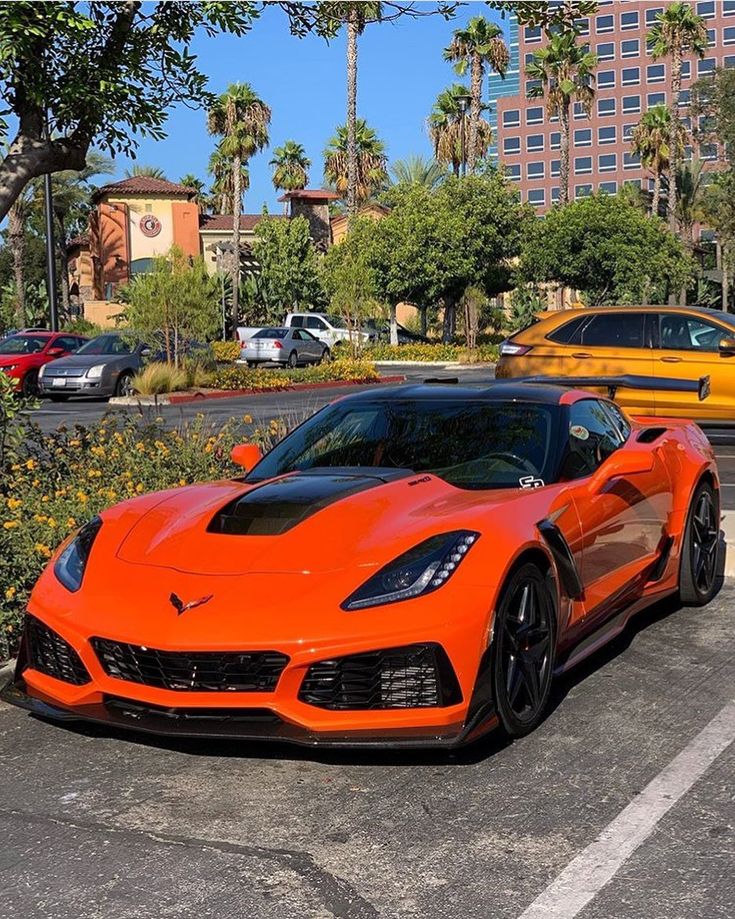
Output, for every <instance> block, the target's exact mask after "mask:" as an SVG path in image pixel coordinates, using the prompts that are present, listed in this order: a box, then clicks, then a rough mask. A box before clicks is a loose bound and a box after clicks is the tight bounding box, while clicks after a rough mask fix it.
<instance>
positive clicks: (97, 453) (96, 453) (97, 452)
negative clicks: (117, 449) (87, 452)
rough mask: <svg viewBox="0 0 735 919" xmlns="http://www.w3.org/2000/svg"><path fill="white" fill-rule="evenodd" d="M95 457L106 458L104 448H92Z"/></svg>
mask: <svg viewBox="0 0 735 919" xmlns="http://www.w3.org/2000/svg"><path fill="white" fill-rule="evenodd" d="M92 454H93V456H104V455H105V448H104V447H92Z"/></svg>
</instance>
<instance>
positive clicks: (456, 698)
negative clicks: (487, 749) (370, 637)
mask: <svg viewBox="0 0 735 919" xmlns="http://www.w3.org/2000/svg"><path fill="white" fill-rule="evenodd" d="M299 699H300V700H301V701H302V702H307V703H308V704H309V705H316V706H318V707H319V708H328V709H333V710H349V709H386V708H433V707H441V706H445V705H455V704H456V703H457V702H461V701H462V692H461V690H460V687H459V683H458V682H457V677H456V675H455V673H454V670H453V669H452V665H451V664H450V663H449V658H448V657H447V655H446V652H445V651H444V649H443V648H442V647H441V646H440V645H436V644H426V645H407V646H405V647H402V648H387V649H384V650H382V651H370V652H367V653H365V654H352V655H350V656H349V657H337V658H333V659H332V660H327V661H319V663H316V664H312V665H311V666H310V667H309V669H308V671H307V673H306V676H305V677H304V680H303V682H302V684H301V689H300V691H299Z"/></svg>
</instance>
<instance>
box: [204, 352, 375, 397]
mask: <svg viewBox="0 0 735 919" xmlns="http://www.w3.org/2000/svg"><path fill="white" fill-rule="evenodd" d="M378 379H380V375H379V374H378V372H377V370H376V369H375V367H374V365H373V364H372V363H370V362H369V361H353V360H338V361H332V362H331V363H327V364H319V365H318V366H316V367H305V368H304V369H302V370H299V369H297V370H286V369H283V370H281V369H272V370H251V369H249V368H248V367H245V366H242V365H240V364H232V365H230V366H227V367H220V368H219V369H218V370H217V372H216V373H215V374H214V376H213V377H212V387H213V388H214V389H252V390H255V391H262V390H273V391H277V390H283V389H289V388H290V387H291V386H292V385H293V384H294V383H329V382H331V381H335V380H339V381H348V382H351V383H372V382H375V381H376V380H378Z"/></svg>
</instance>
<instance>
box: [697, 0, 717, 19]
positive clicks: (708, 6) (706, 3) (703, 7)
mask: <svg viewBox="0 0 735 919" xmlns="http://www.w3.org/2000/svg"><path fill="white" fill-rule="evenodd" d="M714 15H715V0H703V2H702V3H698V4H697V16H701V17H702V19H712V17H713V16H714Z"/></svg>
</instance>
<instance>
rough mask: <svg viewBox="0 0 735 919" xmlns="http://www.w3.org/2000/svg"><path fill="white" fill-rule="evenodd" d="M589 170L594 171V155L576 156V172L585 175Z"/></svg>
mask: <svg viewBox="0 0 735 919" xmlns="http://www.w3.org/2000/svg"><path fill="white" fill-rule="evenodd" d="M587 172H592V157H591V156H577V157H575V158H574V174H575V175H584V174H585V173H587Z"/></svg>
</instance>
